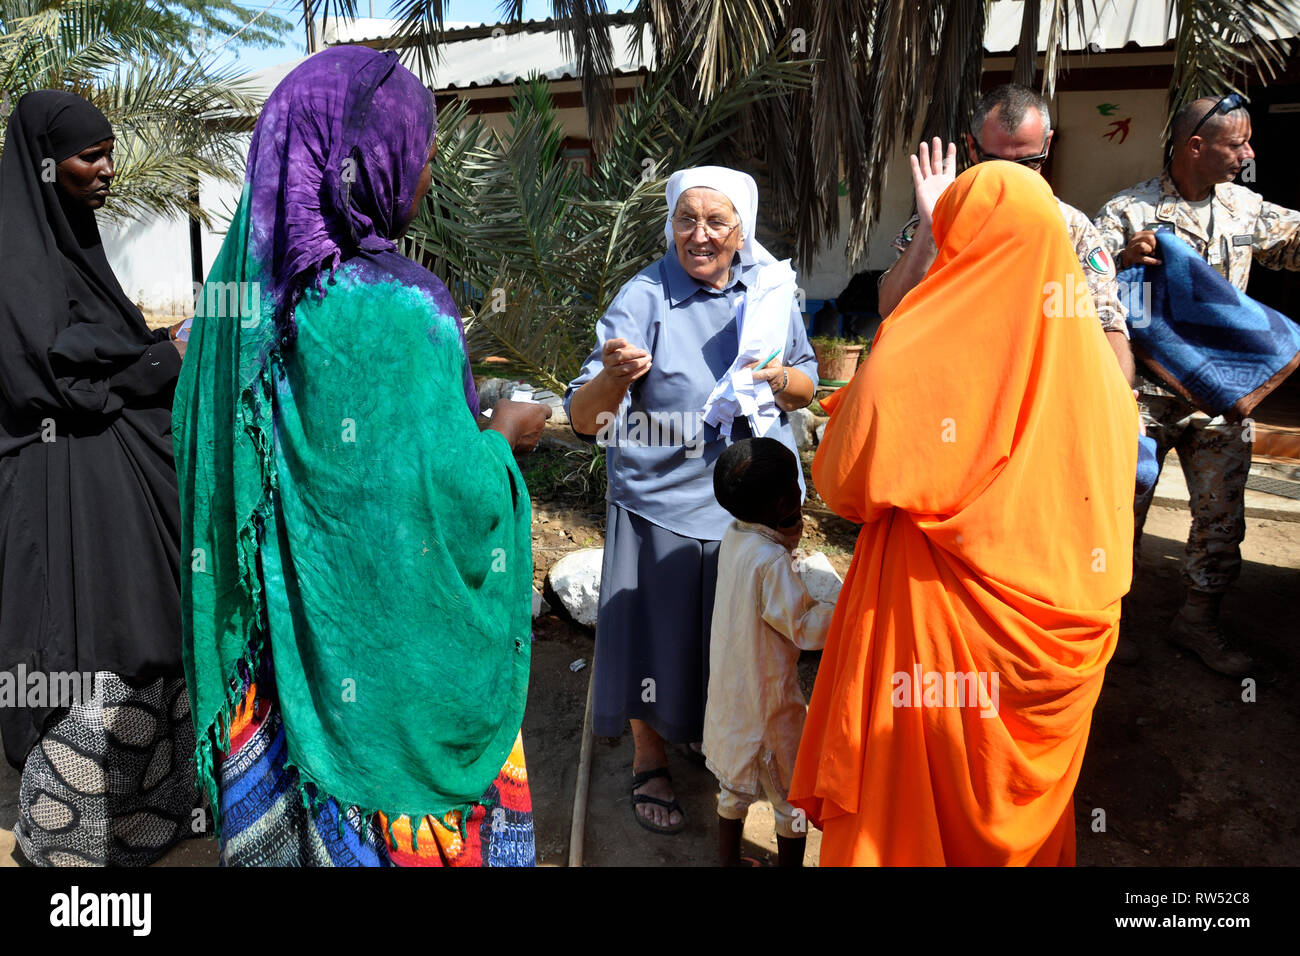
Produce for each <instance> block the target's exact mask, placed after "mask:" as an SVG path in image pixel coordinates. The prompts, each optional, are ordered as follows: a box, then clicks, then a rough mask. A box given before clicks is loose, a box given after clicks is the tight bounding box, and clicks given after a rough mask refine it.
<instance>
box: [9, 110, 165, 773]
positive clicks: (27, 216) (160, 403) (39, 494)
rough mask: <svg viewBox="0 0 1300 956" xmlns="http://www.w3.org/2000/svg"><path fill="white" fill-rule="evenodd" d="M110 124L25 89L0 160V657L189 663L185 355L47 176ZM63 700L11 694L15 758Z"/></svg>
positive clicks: (101, 665) (140, 675) (50, 665)
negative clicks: (178, 420) (180, 445)
mask: <svg viewBox="0 0 1300 956" xmlns="http://www.w3.org/2000/svg"><path fill="white" fill-rule="evenodd" d="M112 135H113V134H112V129H111V127H110V126H109V124H108V121H107V120H106V119H105V118H104V116H103V114H101V113H100V112H99V111H98V110H97V109H95V108H94V107H93V106H91V105H90V104H89V103H87V102H86V101H85V100H83V99H81V98H80V97H77V96H73V95H72V94H69V93H59V92H53V91H39V92H35V93H29V94H27V95H26V96H24V97H22V99H20V100H19V101H18V104H17V107H16V109H15V110H14V112H13V115H12V116H11V117H10V120H9V127H8V132H7V137H6V140H5V148H4V156H3V158H0V671H10V672H17V671H18V669H19V668H20V667H22V668H23V669H25V671H26V672H27V673H28V674H30V673H32V672H34V671H42V672H45V673H47V674H49V673H51V672H70V671H75V672H80V673H86V672H93V671H112V672H114V673H116V674H117V675H119V676H121V677H122V678H123V679H125V680H127V681H129V682H136V681H143V680H150V679H154V678H157V677H163V676H171V677H176V676H179V675H180V673H181V660H180V579H179V568H178V561H179V541H180V532H179V527H180V523H179V512H178V500H177V491H176V470H175V466H174V464H173V462H172V442H171V403H172V392H173V389H174V387H175V383H176V377H177V375H178V373H179V371H180V356H179V353H178V352H177V350H176V347H175V346H174V345H173V344H172V343H171V342H170V341H169V339H168V337H167V333H166V331H158V332H152V331H150V330H149V328H148V327H147V326H146V324H145V321H144V317H143V315H141V313H140V310H139V309H137V308H136V307H135V305H133V304H132V303H131V301H130V300H129V299H128V298H127V296H126V293H125V292H123V290H122V287H121V285H120V284H119V283H118V281H117V278H116V276H114V274H113V270H112V269H111V267H110V266H109V264H108V260H107V258H106V257H105V255H104V249H103V246H102V244H101V242H100V238H99V230H98V227H97V225H96V223H95V214H94V212H93V211H92V210H91V209H89V208H88V207H85V206H83V205H80V204H78V203H77V202H75V201H74V200H71V199H68V198H67V197H66V196H65V195H64V193H63V192H62V190H61V189H60V188H59V187H58V186H57V185H56V183H55V182H53V181H52V179H53V176H52V175H51V173H52V172H53V169H54V164H57V163H58V162H60V161H62V160H63V159H66V158H68V157H70V156H73V155H75V154H77V153H78V152H80V151H82V150H84V149H86V148H87V147H89V146H91V145H93V144H95V143H98V142H100V141H102V140H104V139H106V138H108V137H110V136H112ZM58 713H60V711H57V710H55V709H52V708H47V707H42V708H31V707H27V708H16V707H13V706H0V733H2V734H3V738H4V747H5V755H6V757H7V758H8V760H9V762H10V763H12V764H14V765H15V766H18V767H21V766H22V764H23V761H24V760H25V758H26V756H27V754H28V752H29V751H30V750H31V748H32V747H33V746H34V745H35V744H36V742H37V741H38V740H39V738H40V736H41V734H42V732H43V729H44V727H45V726H46V724H47V722H48V721H49V719H50V718H51V717H53V716H56V715H57V714H58Z"/></svg>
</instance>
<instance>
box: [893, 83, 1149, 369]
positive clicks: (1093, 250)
mask: <svg viewBox="0 0 1300 956" xmlns="http://www.w3.org/2000/svg"><path fill="white" fill-rule="evenodd" d="M1051 124H1052V121H1051V114H1050V113H1049V112H1048V107H1047V101H1046V100H1045V99H1043V98H1042V97H1041V96H1039V95H1038V94H1037V93H1036V92H1034V91H1033V90H1031V89H1030V88H1029V87H1027V86H1021V85H1019V84H1017V83H1005V84H1003V85H1002V86H999V87H996V88H995V89H993V90H991V91H989V92H988V93H987V94H985V96H984V97H983V99H981V100H980V101H979V104H978V105H977V106H976V108H975V113H974V115H973V116H972V117H971V124H970V129H971V131H970V133H969V134H968V135H967V137H966V149H967V153H968V155H969V157H970V161H971V163H982V162H986V161H988V160H991V159H1005V160H1009V161H1010V162H1013V163H1019V164H1021V165H1022V166H1027V167H1028V168H1029V169H1032V170H1034V171H1035V172H1041V171H1042V168H1043V164H1044V163H1045V162H1046V161H1047V154H1048V152H1049V150H1050V149H1051V146H1052V135H1053V134H1052V128H1051ZM942 149H943V145H942V143H941V141H940V140H939V139H938V138H937V137H936V138H935V140H934V146H933V150H931V148H930V147H929V146H927V145H926V144H925V143H922V144H921V146H920V148H919V149H918V150H917V155H916V156H914V157H912V178H913V180H914V181H915V183H916V208H917V215H915V216H913V217H912V218H911V219H910V220H909V221H908V223H907V225H905V226H904V227H903V230H902V232H900V233H899V234H898V235H897V236H896V237H895V238H894V248H895V249H896V250H898V252H899V253H901V255H900V256H899V259H898V261H897V262H895V263H894V265H893V266H892V267H891V268H890V269H889V270H888V271H886V272H885V273H884V275H882V276H881V277H880V280H879V281H880V285H879V290H880V314H881V315H882V316H887V315H889V313H890V312H892V311H893V310H894V309H895V308H896V307H897V305H898V303H899V302H901V301H902V299H903V296H905V295H907V293H908V292H910V291H912V289H913V288H914V287H915V286H916V285H917V283H919V282H920V281H921V279H922V278H924V277H925V273H926V271H927V270H928V269H929V268H930V265H931V264H932V263H933V262H934V257H935V254H936V252H937V250H936V248H935V245H934V238H933V237H932V235H931V234H930V213H931V212H932V211H933V209H934V203H935V202H936V201H937V200H938V198H939V195H940V193H942V192H943V190H944V188H946V187H947V185H948V183H950V182H952V180H953V178H954V174H955V171H956V162H957V147H956V144H953V143H950V144H948V150H947V154H946V156H945V155H941V151H942ZM1056 202H1057V205H1059V206H1060V208H1061V216H1062V217H1063V219H1064V220H1065V227H1066V229H1067V231H1068V232H1069V235H1070V242H1071V244H1072V245H1073V246H1074V250H1075V253H1076V255H1078V257H1079V265H1080V266H1081V267H1082V268H1083V275H1084V278H1085V279H1087V281H1088V291H1089V292H1090V293H1091V294H1092V300H1093V304H1094V305H1095V306H1096V308H1097V317H1098V319H1100V320H1101V327H1102V329H1103V330H1104V331H1105V332H1106V340H1107V341H1108V342H1109V343H1110V346H1111V348H1112V349H1114V351H1115V357H1116V359H1117V360H1118V361H1119V365H1120V369H1121V370H1122V371H1123V372H1124V376H1125V378H1127V379H1128V380H1129V381H1130V382H1131V381H1132V380H1133V354H1132V351H1131V350H1130V349H1129V344H1128V326H1127V325H1126V324H1125V318H1126V316H1127V313H1126V312H1125V310H1124V307H1123V305H1122V304H1121V303H1120V300H1119V287H1118V285H1117V283H1116V281H1115V264H1114V262H1113V261H1112V259H1111V257H1110V254H1109V253H1108V252H1107V251H1106V247H1105V245H1104V244H1103V243H1102V240H1101V236H1100V235H1099V234H1098V232H1097V230H1096V228H1095V227H1094V226H1093V224H1092V220H1090V219H1089V218H1088V217H1087V216H1086V215H1085V214H1084V213H1083V212H1081V211H1080V210H1078V209H1075V208H1074V207H1073V206H1071V205H1069V204H1068V203H1065V202H1062V201H1061V200H1060V198H1057V200H1056ZM918 236H919V237H920V241H918V242H914V241H913V240H914V239H916V238H917V237H918Z"/></svg>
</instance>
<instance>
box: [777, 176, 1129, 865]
mask: <svg viewBox="0 0 1300 956" xmlns="http://www.w3.org/2000/svg"><path fill="white" fill-rule="evenodd" d="M933 225H934V229H933V231H934V238H935V243H936V246H937V247H938V255H937V257H936V259H935V261H934V265H933V266H932V267H931V268H930V271H929V272H928V273H927V275H926V278H925V279H924V281H922V282H921V284H919V285H918V286H917V287H916V288H915V289H914V290H912V292H911V293H910V294H909V295H908V296H907V298H906V299H904V301H903V302H902V303H901V304H900V306H899V308H898V309H896V310H895V311H894V313H893V314H892V315H891V316H890V318H889V319H888V320H887V321H886V322H885V323H884V324H882V325H881V327H880V330H879V332H878V333H877V335H876V340H875V343H874V345H873V347H872V350H871V355H870V358H869V359H868V361H867V362H866V364H865V365H864V366H863V367H862V369H861V370H860V371H859V372H858V374H857V375H856V376H855V377H854V379H853V381H852V383H851V384H850V385H849V387H848V389H847V391H846V392H845V393H844V394H843V395H842V396H839V399H840V400H839V401H838V403H837V407H836V410H835V413H834V414H833V415H832V417H831V420H830V424H829V426H828V427H827V429H826V435H825V440H824V441H823V443H822V445H821V447H820V448H819V449H818V452H817V457H816V459H815V460H814V462H813V480H814V482H815V483H816V487H817V491H818V493H819V494H820V495H821V496H822V498H823V499H825V501H826V502H827V504H828V505H830V507H831V508H832V509H833V510H834V511H835V512H836V513H838V514H840V515H843V516H844V517H846V518H848V519H849V520H852V521H856V522H861V523H862V525H863V527H862V531H861V533H860V534H859V536H858V541H857V546H856V548H855V550H854V555H853V564H852V566H851V567H850V568H849V573H848V576H847V578H846V580H845V584H844V589H843V593H842V594H841V596H840V599H839V603H838V606H837V608H836V611H835V618H834V621H833V623H832V625H831V632H830V636H829V638H828V640H827V642H826V650H825V652H824V654H823V656H822V663H821V671H820V673H819V674H818V675H817V684H816V687H815V689H814V691H813V695H812V701H811V704H810V709H809V713H808V720H807V722H806V724H805V726H804V732H803V738H802V742H801V745H800V750H799V757H798V761H797V763H796V767H795V772H794V779H793V781H792V785H791V788H790V800H791V802H792V803H794V804H795V805H796V806H798V807H801V808H802V809H803V810H804V811H805V812H806V813H807V814H808V817H809V819H810V820H811V821H812V822H813V823H815V824H816V825H817V826H819V827H820V828H821V829H822V830H823V838H822V850H821V863H822V865H824V866H836V865H841V866H842V865H887V866H898V865H902V866H908V865H922V866H925V865H945V864H948V865H1023V864H1040V865H1052V864H1065V865H1072V864H1073V863H1074V811H1073V799H1072V796H1073V792H1074V785H1075V781H1076V780H1077V779H1078V776H1079V767H1080V764H1081V763H1082V761H1083V752H1084V746H1085V744H1086V743H1087V739H1088V726H1089V723H1090V721H1091V718H1092V709H1093V705H1094V704H1095V703H1096V701H1097V696H1098V694H1099V693H1100V691H1101V681H1102V675H1103V673H1104V671H1105V667H1106V662H1107V661H1108V660H1109V659H1110V656H1111V653H1112V651H1113V650H1114V647H1115V637H1116V632H1117V630H1118V626H1119V612H1120V598H1121V596H1123V595H1124V593H1125V592H1126V591H1127V590H1128V587H1129V581H1130V577H1131V572H1132V568H1131V546H1132V539H1133V487H1134V469H1135V464H1136V458H1137V435H1138V413H1137V407H1136V405H1135V403H1134V401H1133V395H1132V393H1131V392H1130V391H1129V389H1128V387H1127V385H1126V383H1125V381H1124V378H1123V375H1122V374H1121V372H1120V370H1119V366H1118V364H1117V363H1116V361H1115V356H1114V354H1113V353H1112V352H1111V350H1110V348H1109V346H1108V345H1107V343H1106V340H1105V336H1104V335H1102V332H1101V327H1100V325H1099V324H1098V322H1097V317H1096V313H1095V311H1094V308H1093V305H1092V299H1091V297H1090V295H1089V294H1088V290H1087V284H1086V282H1085V281H1084V277H1083V274H1082V272H1081V271H1080V269H1079V262H1078V259H1077V258H1076V257H1075V254H1074V250H1073V248H1072V247H1071V244H1070V242H1069V239H1068V238H1067V236H1066V231H1065V228H1064V224H1063V223H1062V221H1061V214H1060V211H1059V210H1058V208H1057V205H1056V203H1055V202H1054V201H1053V199H1052V193H1051V190H1050V188H1049V187H1048V186H1047V184H1046V182H1044V180H1043V179H1042V177H1041V176H1038V175H1036V174H1034V173H1032V172H1030V171H1029V170H1026V169H1023V168H1022V167H1020V166H1017V165H1015V164H1013V163H1008V162H987V163H981V164H979V165H977V166H975V167H973V168H971V169H969V170H967V171H966V172H965V173H963V174H962V175H961V176H960V177H958V179H957V180H956V181H955V182H954V183H953V184H952V185H951V186H949V187H948V189H947V190H946V191H945V192H944V193H943V195H942V197H941V198H940V200H939V202H938V203H937V204H936V207H935V211H934V218H933Z"/></svg>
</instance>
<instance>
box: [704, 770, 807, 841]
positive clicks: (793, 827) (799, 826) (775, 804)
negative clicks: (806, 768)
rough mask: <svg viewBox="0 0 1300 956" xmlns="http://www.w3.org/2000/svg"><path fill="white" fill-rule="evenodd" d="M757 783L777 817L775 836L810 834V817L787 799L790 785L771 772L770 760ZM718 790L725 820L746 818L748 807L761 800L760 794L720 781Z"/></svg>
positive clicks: (719, 814) (720, 810) (760, 772)
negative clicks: (742, 790)
mask: <svg viewBox="0 0 1300 956" xmlns="http://www.w3.org/2000/svg"><path fill="white" fill-rule="evenodd" d="M758 782H759V784H760V785H761V786H762V789H763V792H764V793H765V794H766V796H767V799H768V800H769V801H770V802H771V804H772V811H773V813H774V815H775V816H776V835H777V836H781V837H791V838H796V837H805V836H807V835H808V823H807V818H806V817H805V816H804V813H803V811H802V810H796V809H795V808H794V807H793V806H791V805H790V801H788V800H787V799H786V795H787V794H788V793H789V790H788V788H786V787H783V786H781V784H780V782H779V781H778V780H777V779H776V776H775V774H774V773H773V772H772V765H771V763H764V765H763V767H762V768H761V769H760V770H759V772H758ZM720 788H721V789H720V791H719V793H718V816H720V817H722V819H724V820H743V819H745V814H746V813H748V812H749V806H750V804H752V803H753V802H754V801H755V800H757V799H758V796H757V795H751V794H748V793H737V792H736V791H734V790H730V789H728V788H727V785H726V784H720Z"/></svg>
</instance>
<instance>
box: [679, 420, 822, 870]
mask: <svg viewBox="0 0 1300 956" xmlns="http://www.w3.org/2000/svg"><path fill="white" fill-rule="evenodd" d="M798 468H799V463H798V461H797V460H796V459H795V456H794V453H793V452H791V451H790V449H788V448H786V447H785V445H783V444H781V443H780V442H779V441H776V440H775V439H773V438H748V439H744V440H742V441H738V442H736V443H735V444H733V445H732V446H731V447H730V448H728V449H727V450H726V451H725V452H723V453H722V456H721V457H720V458H719V459H718V462H717V465H716V466H715V468H714V472H713V493H714V495H715V496H716V497H717V499H718V503H719V504H720V505H722V507H724V508H726V509H727V511H728V512H729V513H730V514H732V515H733V516H734V517H735V518H736V520H735V521H734V522H732V524H731V526H730V527H729V528H728V529H727V532H726V534H725V535H724V536H723V538H722V546H721V548H720V550H719V552H718V585H717V591H716V595H715V597H714V601H713V628H712V636H711V638H710V642H711V643H710V649H709V694H708V704H707V706H706V707H705V712H704V755H705V757H706V758H707V763H708V767H709V769H710V770H711V771H713V775H714V776H715V777H717V778H718V783H719V784H720V785H721V788H722V789H721V793H720V794H719V796H718V818H719V819H718V854H719V857H720V862H721V863H722V865H723V866H739V865H740V863H741V859H740V838H741V831H742V830H743V829H744V825H745V814H746V812H747V811H748V810H749V805H750V804H751V803H753V802H754V801H755V800H756V799H758V798H759V797H760V796H762V795H763V793H766V794H767V798H768V800H770V801H771V803H772V809H773V810H774V811H775V814H776V833H777V836H776V843H777V857H778V864H779V865H780V866H803V853H804V843H805V841H806V839H807V833H806V824H804V823H803V821H802V818H800V817H797V816H796V812H795V810H794V808H793V807H791V806H790V804H789V802H788V801H787V800H786V796H787V795H788V792H789V784H790V775H791V773H792V772H793V771H794V758H795V751H796V750H797V749H798V747H799V735H800V733H801V732H802V731H803V721H804V715H805V714H806V713H807V711H808V705H807V702H806V701H805V700H804V698H803V694H802V693H801V692H800V690H799V675H798V671H797V664H798V661H799V651H800V650H801V649H802V650H817V649H819V648H821V647H823V646H824V645H825V643H826V631H827V628H828V627H829V626H830V621H831V613H832V612H833V611H834V610H835V606H834V605H833V604H825V603H821V602H818V601H815V600H813V598H812V597H811V596H810V595H809V594H808V589H807V588H806V587H805V586H804V583H803V581H802V580H800V578H799V575H797V574H796V573H795V572H794V568H793V567H792V565H791V558H790V552H791V551H793V550H794V548H795V546H796V545H798V543H799V538H800V537H801V536H802V534H803V514H802V512H801V510H800V493H799V478H798V475H799V472H798Z"/></svg>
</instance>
